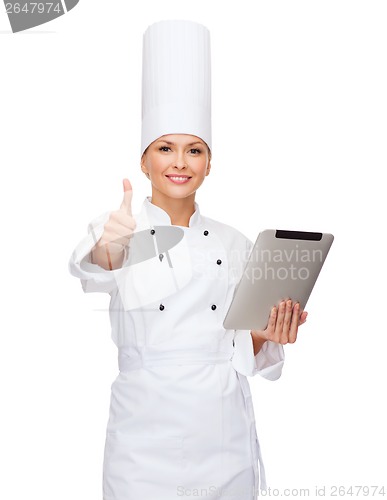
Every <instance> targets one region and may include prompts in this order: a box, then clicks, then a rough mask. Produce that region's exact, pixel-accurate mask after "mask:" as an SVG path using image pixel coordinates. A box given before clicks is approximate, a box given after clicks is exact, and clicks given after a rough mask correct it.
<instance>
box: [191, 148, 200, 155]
mask: <svg viewBox="0 0 387 500" xmlns="http://www.w3.org/2000/svg"><path fill="white" fill-rule="evenodd" d="M190 151H191V153H193V154H200V153H201V150H200V149H197V148H192V149H191V150H190Z"/></svg>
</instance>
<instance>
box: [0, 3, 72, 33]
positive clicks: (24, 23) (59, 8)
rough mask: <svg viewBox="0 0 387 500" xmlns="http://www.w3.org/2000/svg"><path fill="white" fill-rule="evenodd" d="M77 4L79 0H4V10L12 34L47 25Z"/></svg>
mask: <svg viewBox="0 0 387 500" xmlns="http://www.w3.org/2000/svg"><path fill="white" fill-rule="evenodd" d="M78 3H79V0H52V2H47V1H45V2H31V1H29V0H28V1H27V0H19V1H15V0H8V1H7V0H4V5H5V10H6V13H7V15H8V19H9V22H10V24H11V28H12V31H13V33H17V32H19V31H25V30H28V29H30V28H34V27H35V26H39V25H41V24H45V23H48V22H49V21H52V20H53V19H56V18H57V17H60V16H63V14H66V13H67V12H68V11H69V10H71V9H73V8H74V7H75V6H76V5H77V4H78Z"/></svg>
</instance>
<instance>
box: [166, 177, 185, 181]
mask: <svg viewBox="0 0 387 500" xmlns="http://www.w3.org/2000/svg"><path fill="white" fill-rule="evenodd" d="M169 178H170V179H173V180H177V181H186V180H188V179H189V177H172V176H169Z"/></svg>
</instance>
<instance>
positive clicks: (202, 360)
mask: <svg viewBox="0 0 387 500" xmlns="http://www.w3.org/2000/svg"><path fill="white" fill-rule="evenodd" d="M209 62H210V47H209V32H208V30H207V28H205V27H204V26H202V25H200V24H197V23H193V22H191V21H162V22H159V23H155V24H154V25H152V26H150V27H149V28H148V29H147V31H146V33H145V35H144V57H143V123H142V136H141V138H142V144H141V169H142V171H143V172H144V174H145V175H146V176H147V177H148V178H149V180H150V182H151V188H152V196H151V197H150V196H149V197H146V198H145V200H144V202H143V205H142V209H141V211H140V213H139V214H138V215H137V216H135V217H134V216H133V215H132V207H131V202H132V185H131V183H130V181H129V180H128V179H124V199H123V201H122V204H121V207H120V209H119V210H116V211H113V212H108V213H106V214H104V215H103V216H101V217H99V218H97V219H96V220H94V221H92V223H91V224H90V229H89V233H90V234H89V235H88V236H87V237H86V238H85V239H84V240H83V241H81V242H80V244H79V245H78V247H77V248H76V249H75V251H74V252H73V255H72V256H71V259H70V263H69V266H70V271H71V272H72V274H74V275H75V276H77V277H79V278H80V279H81V282H82V286H83V290H84V291H85V292H107V293H109V294H110V296H111V300H110V321H111V332H112V339H113V341H114V342H115V344H116V345H117V347H118V360H119V369H120V371H119V374H118V376H117V378H116V379H115V381H114V382H113V384H112V386H111V391H112V395H111V405H110V414H109V421H108V425H107V431H106V444H105V455H104V468H103V493H104V497H103V498H104V500H138V499H144V500H154V499H157V500H171V499H172V498H176V496H181V492H194V491H206V492H210V494H211V495H214V494H216V496H217V497H218V494H220V492H222V494H223V492H225V491H227V494H226V495H227V498H228V499H229V500H252V499H256V498H257V495H258V489H259V488H261V489H265V488H266V482H265V473H264V467H263V463H262V459H261V453H260V446H259V442H258V437H257V432H256V426H255V416H254V409H253V405H252V397H251V393H250V387H249V383H248V381H247V376H254V375H256V374H259V375H261V376H262V377H265V378H267V379H269V380H275V379H277V378H278V377H280V375H281V371H282V366H283V362H284V352H283V344H286V343H287V342H293V341H294V340H295V336H296V334H297V328H298V324H301V323H302V322H303V320H304V319H305V318H302V316H301V317H299V316H298V312H297V309H296V308H295V309H293V305H292V303H291V301H290V303H289V302H288V303H287V304H286V308H285V304H283V305H281V308H280V310H279V311H278V314H277V311H275V312H273V313H272V315H271V317H270V321H269V318H268V327H267V328H266V329H265V330H263V331H251V330H249V329H247V330H231V329H225V328H224V326H223V321H224V318H225V314H226V312H227V310H228V307H229V305H230V303H231V300H232V298H233V294H234V291H235V287H236V285H237V283H238V281H239V279H240V277H241V276H242V273H243V269H244V265H245V262H246V260H247V257H248V256H249V253H250V251H251V248H252V246H253V243H252V242H251V241H250V240H249V239H248V238H246V236H244V235H243V234H242V233H241V232H239V231H238V230H237V229H235V228H233V227H231V226H229V225H227V224H224V223H221V222H218V221H216V220H214V219H211V218H209V217H206V216H204V215H202V214H201V212H200V209H199V205H198V203H197V202H196V201H195V196H196V192H197V190H198V189H199V187H200V186H201V185H202V183H203V181H204V180H205V178H206V176H207V175H208V174H209V173H210V170H211V111H210V95H211V92H210V83H211V82H210V64H209ZM181 110H184V113H182V112H181ZM139 256H140V258H138V257H139ZM187 494H188V493H187ZM212 498H213V497H212ZM222 498H223V496H222Z"/></svg>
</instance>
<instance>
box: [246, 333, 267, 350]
mask: <svg viewBox="0 0 387 500" xmlns="http://www.w3.org/2000/svg"><path fill="white" fill-rule="evenodd" d="M250 334H251V337H252V339H253V346H254V356H256V355H257V354H258V353H259V351H260V350H261V348H262V346H263V344H264V343H265V342H266V340H265V339H263V338H261V337H259V336H258V335H257V334H256V332H255V330H251V331H250Z"/></svg>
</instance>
